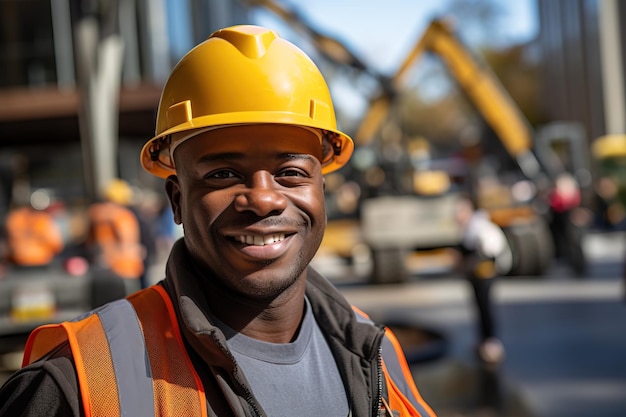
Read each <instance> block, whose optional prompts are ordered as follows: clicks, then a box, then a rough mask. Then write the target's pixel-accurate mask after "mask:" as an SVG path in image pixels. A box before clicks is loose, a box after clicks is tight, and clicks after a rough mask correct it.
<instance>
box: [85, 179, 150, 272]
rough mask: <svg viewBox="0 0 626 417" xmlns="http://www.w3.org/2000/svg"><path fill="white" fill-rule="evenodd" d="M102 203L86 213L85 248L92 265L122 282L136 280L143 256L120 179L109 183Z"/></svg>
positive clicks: (129, 191) (125, 187) (129, 196)
mask: <svg viewBox="0 0 626 417" xmlns="http://www.w3.org/2000/svg"><path fill="white" fill-rule="evenodd" d="M103 194H104V199H103V201H99V202H96V203H94V204H92V205H91V206H90V207H89V209H88V211H87V221H88V236H87V247H88V252H89V254H90V257H91V260H92V264H93V265H94V266H96V267H97V268H103V269H107V270H110V271H112V272H113V273H114V274H115V275H117V276H119V277H121V278H128V279H138V278H139V277H140V276H141V275H142V274H143V273H144V263H143V258H144V256H145V253H144V249H143V245H142V244H141V239H140V229H139V221H138V219H137V217H136V215H135V213H134V212H133V211H132V210H131V209H130V208H129V205H130V204H131V201H132V194H133V193H132V189H131V188H130V186H129V185H128V183H127V182H126V181H124V180H121V179H115V180H112V181H111V182H110V183H109V184H108V185H107V186H106V187H105V190H104V193H103Z"/></svg>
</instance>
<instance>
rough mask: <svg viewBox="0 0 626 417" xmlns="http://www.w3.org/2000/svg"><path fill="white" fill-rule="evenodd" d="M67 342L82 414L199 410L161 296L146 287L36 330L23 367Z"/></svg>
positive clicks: (146, 416) (103, 416)
mask: <svg viewBox="0 0 626 417" xmlns="http://www.w3.org/2000/svg"><path fill="white" fill-rule="evenodd" d="M65 341H67V342H68V343H69V346H70V348H71V351H72V355H73V358H74V363H75V366H76V372H77V376H78V382H79V389H80V393H81V397H82V401H83V408H84V412H85V417H115V416H122V415H123V416H133V417H153V416H186V415H188V416H204V417H205V416H207V408H206V398H205V394H204V389H203V387H202V383H201V382H200V379H199V377H198V375H197V374H196V372H195V370H194V368H193V365H192V364H191V360H190V359H189V356H188V355H187V352H186V350H185V348H184V345H183V341H182V337H181V334H180V330H179V328H178V322H177V321H176V316H175V315H174V308H173V306H172V303H171V300H170V299H169V296H168V295H167V293H166V292H165V290H164V289H163V288H162V287H161V286H153V287H150V288H148V289H146V290H143V291H140V292H138V293H135V294H133V295H131V296H130V297H128V299H125V300H118V301H115V302H113V303H110V304H107V305H105V306H104V307H102V308H100V309H97V310H95V311H94V312H93V313H92V314H90V315H89V316H87V317H84V318H81V319H79V320H77V321H73V322H64V323H61V324H54V325H47V326H42V327H39V328H37V329H36V330H35V331H33V333H32V334H31V335H30V337H29V339H28V342H27V344H26V348H25V353H24V363H23V365H24V366H25V365H28V364H30V363H32V362H34V361H36V360H38V359H40V358H42V357H45V356H46V355H47V354H48V353H49V352H51V351H52V350H53V349H54V348H56V347H57V346H59V345H60V344H61V343H63V342H65Z"/></svg>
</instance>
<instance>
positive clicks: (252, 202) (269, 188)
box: [235, 171, 287, 216]
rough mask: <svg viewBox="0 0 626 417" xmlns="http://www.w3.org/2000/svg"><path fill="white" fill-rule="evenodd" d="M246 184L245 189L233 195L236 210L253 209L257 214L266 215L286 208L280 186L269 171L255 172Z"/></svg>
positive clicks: (285, 201) (285, 200) (285, 199)
mask: <svg viewBox="0 0 626 417" xmlns="http://www.w3.org/2000/svg"><path fill="white" fill-rule="evenodd" d="M246 185H247V187H246V190H245V191H244V192H242V193H240V194H238V195H237V197H235V208H236V209H237V210H238V211H253V212H254V213H255V214H256V215H258V216H267V215H268V214H271V213H274V212H278V213H280V212H282V211H283V210H285V209H286V208H287V198H286V197H285V195H284V194H283V193H282V192H281V188H282V187H281V185H280V184H278V183H277V182H276V181H275V180H274V176H273V175H272V174H270V173H269V172H267V171H259V172H255V173H254V175H253V176H252V177H251V178H250V179H249V181H248V183H247V184H246Z"/></svg>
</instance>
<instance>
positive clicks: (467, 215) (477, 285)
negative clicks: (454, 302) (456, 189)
mask: <svg viewBox="0 0 626 417" xmlns="http://www.w3.org/2000/svg"><path fill="white" fill-rule="evenodd" d="M455 214H456V220H457V222H458V223H459V225H460V226H461V228H462V231H463V234H462V239H461V242H460V250H461V253H462V254H463V265H462V269H463V272H464V273H465V277H466V278H467V280H468V282H469V284H470V285H471V287H472V292H473V296H474V298H473V300H474V305H475V306H476V312H477V323H478V346H477V349H476V353H477V355H478V358H479V359H480V361H481V362H482V363H483V364H484V365H487V366H494V365H498V364H500V363H501V362H502V361H503V360H504V354H505V349H504V345H503V344H502V342H501V340H500V338H499V337H498V335H497V331H496V319H495V314H494V313H495V312H494V308H493V299H492V298H493V297H492V286H493V283H494V281H495V280H496V278H497V277H499V276H503V275H506V274H507V273H509V271H510V270H511V267H512V263H513V255H512V253H511V248H510V246H509V243H508V241H507V238H506V235H505V234H504V232H503V231H502V229H501V228H500V227H499V226H498V225H496V224H495V223H493V222H492V221H491V219H490V218H489V214H488V213H487V212H486V211H484V210H480V209H477V208H476V206H475V204H474V202H473V201H472V200H471V198H469V197H461V198H460V199H459V201H458V203H457V207H456V213H455Z"/></svg>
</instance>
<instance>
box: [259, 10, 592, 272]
mask: <svg viewBox="0 0 626 417" xmlns="http://www.w3.org/2000/svg"><path fill="white" fill-rule="evenodd" d="M251 3H252V4H254V5H257V6H262V7H265V8H267V9H269V10H271V11H273V12H274V13H276V14H277V15H278V16H279V17H280V18H281V19H283V20H284V21H285V22H287V23H288V24H290V25H291V26H292V27H294V28H296V29H297V30H300V32H302V33H304V35H305V36H307V37H308V38H309V39H310V40H311V41H312V43H313V45H314V46H315V47H316V48H317V49H318V50H319V51H320V52H321V53H322V55H323V56H324V57H325V58H327V59H329V60H330V61H331V62H334V63H335V64H338V65H342V66H348V67H350V68H352V69H355V70H358V71H362V72H364V73H367V75H368V76H370V77H372V78H374V79H375V80H376V81H377V83H378V86H379V88H378V94H377V95H375V96H374V97H373V98H371V99H370V101H369V107H368V110H367V111H366V113H365V115H364V116H363V118H362V119H361V123H360V124H359V126H358V128H357V129H356V130H355V133H354V134H353V135H352V136H353V138H354V139H355V143H356V147H357V152H358V150H359V149H361V150H363V149H369V150H370V151H371V153H372V154H381V153H384V152H386V151H387V149H385V146H387V145H386V144H382V143H381V140H380V137H381V136H380V135H381V131H382V130H383V129H384V128H387V127H389V115H390V113H391V109H392V106H393V104H394V101H395V100H396V99H397V97H398V96H399V95H400V93H401V92H402V91H403V90H404V89H405V84H406V82H407V77H408V75H409V73H410V72H411V70H412V69H413V68H414V67H415V66H416V63H417V62H418V60H419V59H420V57H422V56H423V55H424V54H426V53H430V54H434V55H436V56H437V57H438V58H440V59H441V60H442V61H443V63H444V64H445V66H446V68H447V70H448V72H449V73H450V74H451V76H452V78H454V80H455V81H456V83H457V84H458V86H459V87H460V88H461V90H462V91H463V92H464V93H465V95H466V96H467V98H468V99H469V101H470V102H471V103H472V104H473V106H474V107H475V108H476V109H477V110H478V112H479V113H480V115H481V116H482V118H483V119H484V122H485V123H486V126H487V127H489V128H490V130H491V131H492V132H493V134H494V137H495V138H497V143H499V144H500V146H501V148H503V150H504V152H501V153H502V154H504V155H505V157H506V158H507V159H508V160H507V161H506V163H505V164H503V166H506V169H507V173H506V175H503V173H502V172H497V171H494V170H492V171H491V172H490V178H488V179H486V178H484V177H480V176H477V177H475V178H473V179H472V180H471V181H469V182H466V183H465V184H462V187H459V184H456V183H455V182H454V181H452V180H451V175H450V173H449V172H448V168H447V167H444V168H443V169H433V166H434V165H435V164H434V162H436V161H434V160H433V159H432V155H430V149H431V148H432V147H433V146H432V144H430V143H429V144H428V146H426V148H427V149H426V151H425V152H424V151H423V149H424V146H423V145H418V146H415V143H416V142H417V143H420V142H424V141H423V138H418V139H417V140H415V139H413V138H403V140H401V141H398V142H400V143H402V146H403V149H401V150H400V151H399V152H401V153H405V155H404V159H403V161H404V164H403V163H391V164H389V165H390V166H386V167H385V166H382V165H376V163H374V165H373V166H370V167H369V168H370V169H368V170H367V171H364V170H362V171H360V172H359V170H358V169H354V170H353V172H349V173H347V174H346V177H348V178H351V179H352V180H354V181H356V182H357V183H358V184H360V185H365V187H363V188H362V190H361V193H360V194H359V205H358V209H357V210H356V212H355V215H354V216H353V217H352V218H350V219H348V220H346V219H345V218H344V219H341V220H340V223H339V224H340V225H341V226H340V227H341V230H342V233H341V234H337V233H333V232H332V229H333V222H332V217H330V216H329V228H328V229H329V233H328V236H330V237H329V238H328V239H325V241H324V242H323V244H322V248H321V250H322V251H324V250H328V248H329V247H334V248H337V249H338V250H341V251H344V253H345V252H346V251H347V250H348V249H349V248H352V247H356V242H353V243H354V244H350V243H349V242H346V239H345V237H347V236H352V237H353V239H355V240H357V241H359V243H365V244H366V245H367V246H368V247H369V249H370V250H371V255H372V260H373V271H372V275H371V276H372V281H373V282H398V281H403V280H405V279H406V278H407V275H408V274H407V267H408V263H410V259H411V258H413V259H414V258H415V255H424V254H426V255H432V254H433V251H435V252H434V253H436V254H438V255H441V253H442V252H441V250H442V249H444V250H445V249H446V248H450V247H454V246H456V245H457V244H458V243H459V241H460V236H461V230H460V229H459V226H458V225H457V224H456V222H455V220H454V207H455V204H456V199H457V198H458V197H459V195H460V194H461V193H465V192H470V195H471V197H472V199H473V200H474V201H475V202H476V204H477V206H478V207H479V208H481V209H484V210H487V211H488V212H489V213H490V215H491V218H492V220H493V221H494V222H495V223H497V224H498V225H499V226H501V227H502V228H503V229H504V231H505V233H506V234H507V237H508V238H509V242H510V244H511V247H512V249H513V253H514V262H513V269H512V270H511V275H542V274H543V273H544V272H545V271H546V269H547V268H548V267H549V266H550V264H551V262H552V259H553V257H554V243H553V239H552V236H551V234H550V228H549V226H548V224H547V221H546V213H548V212H549V207H547V206H546V202H545V201H543V200H542V199H541V197H543V196H545V195H547V194H548V193H549V189H550V187H551V184H552V181H553V180H554V178H555V176H556V175H557V172H554V171H553V170H551V167H550V166H546V165H545V162H546V161H549V160H550V158H545V157H544V158H538V157H537V155H536V153H535V151H536V147H535V134H534V132H533V130H532V128H531V126H530V124H529V122H528V121H527V119H526V118H525V117H524V115H523V114H522V113H521V111H520V110H519V109H518V107H517V105H516V104H515V103H514V101H513V100H512V99H511V98H510V96H509V95H508V93H507V92H506V90H505V89H504V87H503V86H502V85H501V84H500V82H499V80H498V78H497V77H496V76H495V75H494V74H492V72H491V71H490V70H489V69H488V67H487V66H486V65H484V64H482V63H481V62H480V60H478V59H477V58H476V57H475V56H473V55H472V54H471V53H470V52H469V50H468V49H467V48H466V47H465V46H464V45H463V44H462V43H461V42H460V40H459V39H457V37H456V36H455V34H454V32H453V30H452V29H451V26H450V24H449V23H448V22H446V21H443V20H434V21H432V22H431V23H430V25H429V26H428V28H427V29H426V31H425V32H424V33H423V34H422V36H421V37H420V38H419V40H418V42H417V43H416V44H415V46H414V47H413V49H412V50H411V51H410V53H409V54H408V55H407V56H406V58H405V59H404V61H403V62H402V64H401V65H400V67H399V69H398V70H397V71H396V73H395V74H394V75H393V76H391V77H389V76H386V75H384V74H381V73H379V72H377V71H375V70H374V69H372V68H369V67H367V66H366V65H365V64H364V63H363V60H361V59H359V58H358V57H357V56H356V54H354V53H353V52H352V51H350V50H349V49H348V48H347V47H346V46H345V45H344V44H342V43H341V42H339V41H338V40H336V39H334V38H332V37H330V36H327V35H323V34H321V33H320V32H319V31H317V30H315V29H313V28H312V26H311V25H310V24H308V23H307V22H306V21H305V20H304V19H303V17H301V16H300V15H298V14H297V13H296V12H295V11H293V10H289V9H288V8H286V7H283V6H281V5H279V4H278V3H276V2H274V1H271V0H255V1H252V2H251ZM386 123H387V125H386ZM395 128H396V130H401V129H400V128H398V127H397V125H396V126H395ZM392 130H393V128H392ZM401 134H402V133H400V135H401ZM426 142H428V141H426ZM412 148H417V149H421V151H419V152H413V151H414V149H412ZM491 151H492V149H489V146H482V149H481V152H480V154H479V155H480V156H479V157H478V158H474V159H473V160H472V158H468V159H467V160H466V162H468V163H469V164H467V165H469V169H466V170H465V172H463V173H462V174H461V175H457V176H456V179H459V178H467V177H468V176H471V175H470V173H471V172H472V171H473V172H478V171H481V170H480V169H477V168H478V166H480V165H484V162H485V161H486V159H485V155H486V154H488V153H489V152H491ZM414 154H417V155H420V156H419V157H417V158H414ZM424 154H426V158H425V160H424V158H423V156H424ZM499 157H500V158H501V157H502V155H499ZM354 159H355V158H354V157H353V161H354ZM416 159H417V161H416ZM407 161H408V162H407ZM354 163H357V164H358V163H359V162H358V161H356V162H354ZM557 171H558V170H557ZM364 177H368V178H364ZM372 178H375V179H374V180H372ZM503 179H508V180H509V182H502V180H503ZM331 183H332V182H331ZM368 184H369V190H368V191H369V192H365V190H366V188H367V187H368ZM485 184H489V185H490V186H488V187H487V186H485ZM425 185H426V186H425ZM329 188H330V189H331V190H332V189H333V188H332V187H329ZM330 197H331V198H330V200H331V202H332V200H333V197H334V196H330ZM344 217H345V216H344ZM351 227H352V229H351ZM350 229H351V231H349V232H346V231H347V230H350ZM338 235H339V236H343V237H344V239H341V238H339V239H337V238H332V237H333V236H338ZM337 241H338V242H339V243H337ZM575 244H580V242H578V243H575ZM325 245H326V246H325ZM346 255H347V254H346Z"/></svg>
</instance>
